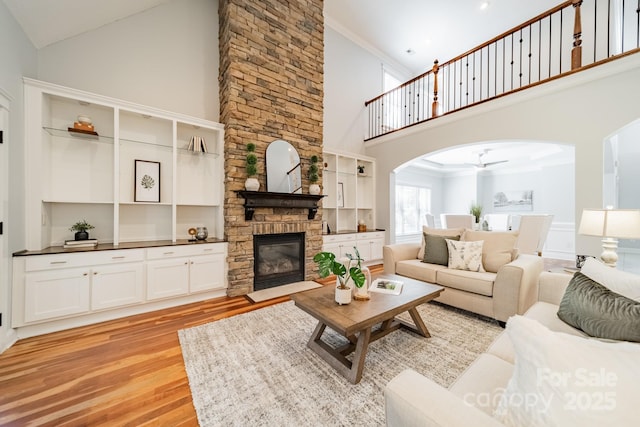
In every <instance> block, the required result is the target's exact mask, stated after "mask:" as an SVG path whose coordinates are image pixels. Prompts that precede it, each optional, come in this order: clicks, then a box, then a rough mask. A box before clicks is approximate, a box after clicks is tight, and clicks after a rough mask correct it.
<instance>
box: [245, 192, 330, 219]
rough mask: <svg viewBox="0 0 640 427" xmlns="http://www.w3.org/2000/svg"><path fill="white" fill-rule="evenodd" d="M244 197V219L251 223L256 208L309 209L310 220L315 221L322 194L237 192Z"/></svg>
mask: <svg viewBox="0 0 640 427" xmlns="http://www.w3.org/2000/svg"><path fill="white" fill-rule="evenodd" d="M236 193H237V194H238V197H244V198H245V202H244V219H245V220H246V221H251V220H252V219H253V213H254V212H255V208H302V209H309V215H308V216H307V218H308V219H314V218H315V217H316V213H317V212H318V202H319V201H320V199H322V198H323V197H324V195H322V194H318V195H315V194H299V193H291V194H290V193H272V192H269V191H236Z"/></svg>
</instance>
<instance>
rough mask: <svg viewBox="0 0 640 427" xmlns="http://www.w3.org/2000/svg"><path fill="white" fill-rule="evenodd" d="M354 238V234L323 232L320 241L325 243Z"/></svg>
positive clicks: (347, 240)
mask: <svg viewBox="0 0 640 427" xmlns="http://www.w3.org/2000/svg"><path fill="white" fill-rule="evenodd" d="M355 238H356V236H355V234H325V235H324V236H322V242H323V243H324V244H325V245H326V244H327V243H329V244H330V243H340V242H352V241H354V240H355Z"/></svg>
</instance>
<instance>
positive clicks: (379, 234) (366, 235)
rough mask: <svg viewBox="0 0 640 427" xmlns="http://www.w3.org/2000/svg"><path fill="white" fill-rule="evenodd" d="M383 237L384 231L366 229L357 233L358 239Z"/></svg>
mask: <svg viewBox="0 0 640 427" xmlns="http://www.w3.org/2000/svg"><path fill="white" fill-rule="evenodd" d="M373 239H384V231H368V232H365V233H358V240H373Z"/></svg>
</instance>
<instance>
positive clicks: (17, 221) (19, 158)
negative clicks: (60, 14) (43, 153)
mask: <svg viewBox="0 0 640 427" xmlns="http://www.w3.org/2000/svg"><path fill="white" fill-rule="evenodd" d="M0 52H1V53H2V60H0V89H1V90H2V91H3V92H5V93H6V94H7V95H8V97H9V98H10V101H11V103H10V106H9V107H10V112H9V134H8V138H7V140H6V141H5V144H6V145H7V146H6V147H5V148H6V150H5V151H8V156H9V159H8V164H9V170H8V171H6V170H2V171H0V179H3V180H4V179H7V178H8V180H9V183H8V184H9V185H8V193H9V194H8V205H9V206H8V207H7V208H8V209H6V210H5V212H6V211H8V216H7V218H5V224H4V235H3V236H2V237H0V239H7V240H8V242H7V241H5V242H3V244H6V246H5V248H6V250H5V251H3V254H2V256H3V259H0V313H2V326H1V327H0V352H2V350H4V349H5V348H6V347H7V346H9V345H11V343H12V342H13V340H14V339H15V335H14V333H13V330H12V329H10V328H9V325H10V323H11V305H10V302H11V287H10V284H11V262H10V261H11V258H10V255H11V253H13V252H16V251H18V250H21V249H23V248H24V244H25V236H24V233H22V232H21V230H23V229H24V203H25V201H24V196H23V195H24V175H23V172H22V167H21V166H20V165H22V164H24V151H23V144H22V141H23V139H24V137H23V135H24V131H23V121H24V120H23V116H24V114H23V110H24V102H23V95H22V76H29V77H35V76H36V71H37V56H36V49H35V47H34V46H33V45H32V44H31V42H30V41H29V39H28V38H27V36H26V35H25V34H24V32H23V31H22V29H21V28H20V26H19V25H18V23H17V22H16V21H15V20H14V19H13V16H12V15H11V13H10V12H9V10H8V9H7V8H6V6H5V5H4V3H3V2H0ZM0 202H1V203H5V202H6V201H3V200H0Z"/></svg>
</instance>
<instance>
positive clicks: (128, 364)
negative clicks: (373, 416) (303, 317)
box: [0, 266, 381, 427]
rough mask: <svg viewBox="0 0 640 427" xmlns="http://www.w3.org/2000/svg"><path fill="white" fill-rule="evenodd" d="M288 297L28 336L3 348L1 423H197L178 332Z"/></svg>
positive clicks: (215, 303)
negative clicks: (5, 349)
mask: <svg viewBox="0 0 640 427" xmlns="http://www.w3.org/2000/svg"><path fill="white" fill-rule="evenodd" d="M380 268H381V266H380ZM372 270H373V269H372ZM320 282H322V283H325V284H328V283H335V278H327V279H324V280H320ZM288 300H289V297H288V296H287V297H281V298H276V299H273V300H269V301H265V302H262V303H252V302H250V301H249V300H248V299H246V298H245V297H232V298H230V297H223V298H216V299H212V300H208V301H203V302H200V303H195V304H189V305H184V306H180V307H175V308H171V309H167V310H161V311H156V312H152V313H147V314H141V315H137V316H131V317H127V318H123V319H118V320H114V321H110V322H104V323H99V324H96V325H91V326H85V327H81V328H75V329H70V330H67V331H61V332H56V333H52V334H47V335H42V336H38V337H33V338H28V339H24V340H20V341H18V342H17V343H16V344H15V345H14V346H13V347H11V348H9V349H8V350H7V351H5V352H4V353H3V354H1V355H0V425H1V426H26V425H30V426H31V425H33V426H40V425H43V426H56V427H57V426H98V425H108V426H197V425H198V422H197V418H196V413H195V409H194V407H193V404H192V401H191V392H190V390H189V383H188V380H187V375H186V372H185V370H184V363H183V359H182V353H181V350H180V343H179V341H178V334H177V331H178V330H180V329H184V328H189V327H192V326H196V325H201V324H204V323H208V322H212V321H215V320H218V319H222V318H225V317H230V316H234V315H236V314H240V313H245V312H247V311H251V310H256V309H259V308H262V307H266V306H268V305H272V304H277V303H281V302H284V301H288Z"/></svg>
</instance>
